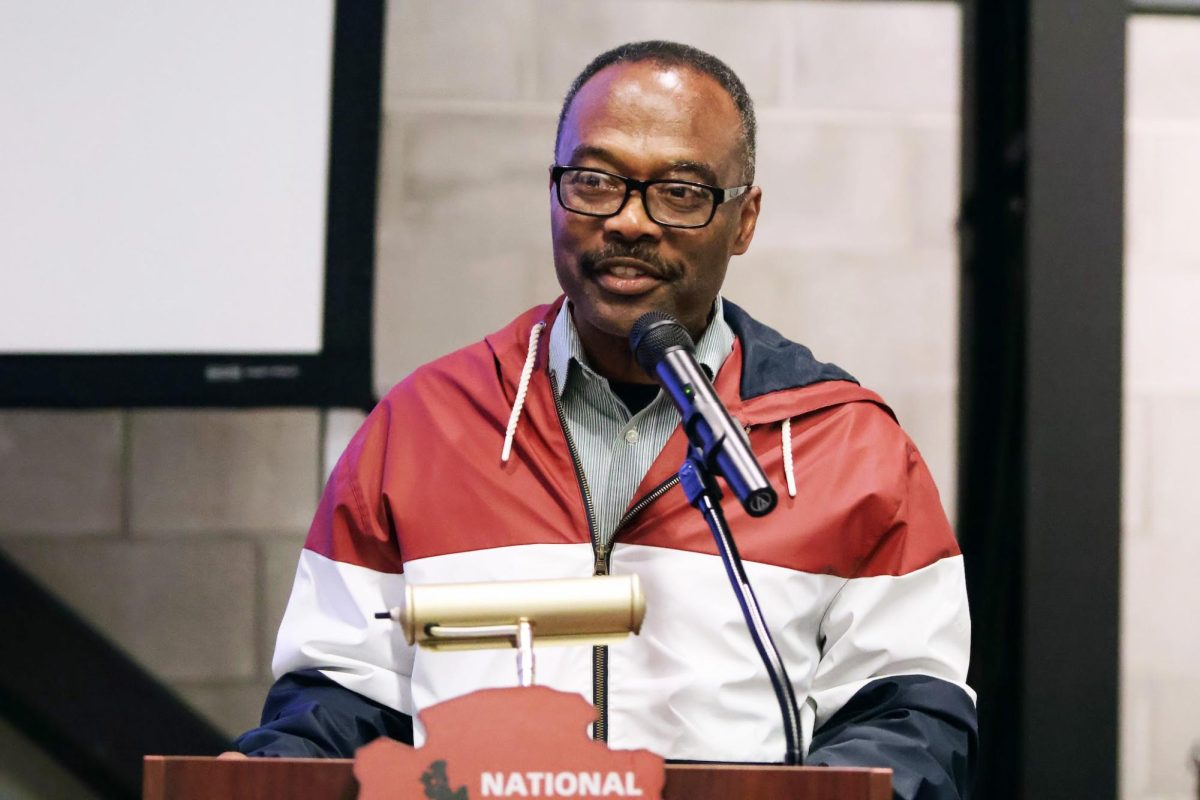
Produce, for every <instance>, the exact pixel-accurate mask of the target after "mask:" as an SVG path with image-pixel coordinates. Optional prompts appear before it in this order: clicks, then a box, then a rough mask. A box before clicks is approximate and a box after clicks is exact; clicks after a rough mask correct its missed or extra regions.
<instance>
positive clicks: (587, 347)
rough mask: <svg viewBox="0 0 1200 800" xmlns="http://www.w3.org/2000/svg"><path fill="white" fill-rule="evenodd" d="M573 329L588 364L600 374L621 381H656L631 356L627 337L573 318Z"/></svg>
mask: <svg viewBox="0 0 1200 800" xmlns="http://www.w3.org/2000/svg"><path fill="white" fill-rule="evenodd" d="M575 330H576V331H578V332H579V341H580V342H581V343H582V344H583V351H584V352H585V353H586V354H587V358H588V364H589V365H590V366H591V368H592V369H594V370H595V371H596V372H597V373H599V374H600V375H603V376H604V377H605V378H608V379H609V380H610V381H619V382H621V383H655V382H656V381H655V380H654V379H653V378H651V377H650V376H649V375H647V374H646V373H645V372H643V371H642V368H641V367H640V366H639V365H638V363H637V359H635V358H634V357H633V353H632V352H631V351H630V349H629V339H628V337H625V336H615V335H613V334H610V333H605V332H604V331H600V330H597V329H596V328H592V327H590V326H588V325H587V324H586V323H585V324H583V325H580V324H579V320H575Z"/></svg>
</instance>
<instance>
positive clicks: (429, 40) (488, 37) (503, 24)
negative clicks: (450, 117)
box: [384, 0, 537, 108]
mask: <svg viewBox="0 0 1200 800" xmlns="http://www.w3.org/2000/svg"><path fill="white" fill-rule="evenodd" d="M536 35H537V31H536V30H535V28H534V20H533V14H532V4H531V2H530V0H488V2H486V3H480V2H477V0H402V1H397V2H391V3H389V4H388V14H387V44H386V47H387V49H386V53H385V56H384V59H385V66H384V75H385V78H384V87H385V89H384V92H385V105H386V107H387V108H396V107H398V106H401V105H403V104H404V102H405V101H406V100H408V99H411V98H438V99H469V100H517V99H520V98H522V97H525V96H527V95H528V94H529V93H530V89H529V87H530V86H531V81H532V75H533V64H532V63H531V62H532V58H533V55H532V54H533V52H534V41H535V36H536Z"/></svg>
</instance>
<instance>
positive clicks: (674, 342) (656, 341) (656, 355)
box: [629, 311, 696, 376]
mask: <svg viewBox="0 0 1200 800" xmlns="http://www.w3.org/2000/svg"><path fill="white" fill-rule="evenodd" d="M629 347H630V349H631V350H633V357H634V358H636V359H637V362H638V365H639V366H641V368H642V369H643V370H644V371H645V372H646V374H647V375H651V376H653V375H654V373H655V368H656V367H657V366H658V362H660V361H662V359H663V356H665V355H666V354H667V351H668V350H672V349H675V348H677V347H682V348H684V349H685V350H687V351H688V352H690V353H694V352H695V351H696V345H695V344H694V343H693V342H692V337H691V336H690V335H689V334H688V332H687V328H685V327H683V325H682V324H680V322H679V320H677V319H675V318H674V317H672V316H671V315H670V314H664V313H663V312H661V311H647V312H646V313H645V314H642V315H641V316H640V317H638V319H637V322H635V323H634V324H633V329H632V330H630V331H629Z"/></svg>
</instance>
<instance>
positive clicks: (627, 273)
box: [609, 266, 646, 278]
mask: <svg viewBox="0 0 1200 800" xmlns="http://www.w3.org/2000/svg"><path fill="white" fill-rule="evenodd" d="M609 272H611V273H612V274H613V275H616V276H617V277H618V278H640V277H641V276H642V275H645V274H646V273H644V272H642V271H641V270H640V269H637V268H635V267H626V266H619V267H612V268H610V269H609Z"/></svg>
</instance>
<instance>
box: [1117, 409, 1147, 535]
mask: <svg viewBox="0 0 1200 800" xmlns="http://www.w3.org/2000/svg"><path fill="white" fill-rule="evenodd" d="M1123 402H1124V406H1123V408H1122V410H1121V416H1122V418H1123V419H1122V426H1121V535H1122V536H1123V537H1128V536H1145V535H1147V531H1146V503H1147V499H1148V497H1149V494H1150V468H1149V464H1150V447H1151V441H1150V400H1149V398H1147V397H1146V396H1143V395H1139V394H1134V393H1131V392H1126V393H1125V397H1124V400H1123Z"/></svg>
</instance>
